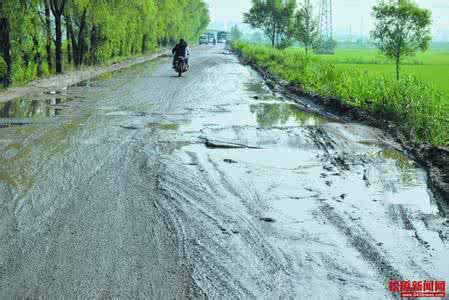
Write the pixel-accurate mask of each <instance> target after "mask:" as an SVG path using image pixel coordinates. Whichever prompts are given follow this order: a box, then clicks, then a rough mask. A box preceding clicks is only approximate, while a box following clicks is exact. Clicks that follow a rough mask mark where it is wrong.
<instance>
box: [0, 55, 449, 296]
mask: <svg viewBox="0 0 449 300" xmlns="http://www.w3.org/2000/svg"><path fill="white" fill-rule="evenodd" d="M192 66H195V67H192V68H191V70H190V71H189V72H188V73H187V74H186V76H185V77H183V78H182V79H178V78H174V77H172V75H173V74H172V71H171V70H170V61H169V59H163V60H160V61H158V62H154V63H150V64H145V65H142V66H139V67H138V68H136V69H129V70H127V71H123V72H119V73H117V74H114V75H113V76H110V77H107V78H100V79H97V80H93V81H90V82H89V83H86V84H81V85H79V86H73V87H71V88H70V89H68V90H67V95H66V94H64V93H63V94H60V95H51V96H54V97H55V98H64V97H67V101H63V102H62V103H58V104H57V106H58V108H61V114H52V113H50V114H47V113H46V111H47V109H48V106H50V108H52V107H53V104H51V103H50V104H49V103H48V102H46V101H48V99H50V98H51V97H48V99H47V98H45V97H44V99H43V100H42V101H43V102H41V103H40V106H39V105H38V106H37V107H38V108H33V105H31V103H32V101H34V100H35V99H29V100H27V99H23V100H20V101H22V102H19V103H18V104H15V105H16V106H17V107H23V109H11V108H9V109H8V110H7V112H8V113H7V115H8V116H7V117H5V118H26V119H28V118H29V119H30V120H31V123H29V124H23V125H22V126H15V127H14V126H12V127H5V128H0V163H1V164H0V166H1V167H0V214H1V217H0V287H1V289H0V298H27V297H28V298H39V297H40V298H60V297H66V298H97V297H98V298H163V299H165V298H307V299H318V298H319V299H336V298H337V299H385V298H392V297H394V296H393V295H391V294H390V293H389V292H388V290H387V289H386V283H387V282H388V280H389V279H391V278H395V279H401V278H404V279H410V280H414V279H418V280H423V279H442V278H448V276H449V273H448V272H449V271H448V270H449V262H448V261H447V257H448V255H449V240H448V237H449V224H448V223H447V219H446V218H445V217H444V215H443V214H442V211H441V208H440V207H439V205H438V201H437V198H436V197H435V196H434V195H433V193H432V192H431V190H430V188H429V185H428V181H429V178H428V175H427V172H426V170H425V169H423V168H421V167H420V164H418V163H417V162H416V161H415V160H413V158H412V157H411V156H409V155H407V151H406V149H404V148H403V147H402V146H401V145H400V144H399V143H397V142H396V141H395V139H394V137H391V136H389V135H387V134H385V133H384V132H383V131H382V130H379V129H376V128H374V127H370V126H367V125H366V124H361V123H358V122H354V121H350V120H345V119H342V118H339V117H338V116H336V115H335V114H333V113H329V112H327V111H325V110H323V109H322V108H320V107H317V106H315V105H314V104H313V103H311V102H310V101H308V100H307V99H303V98H301V97H293V98H292V96H288V95H285V94H284V93H282V92H280V91H278V90H277V89H274V88H272V87H270V85H269V84H267V82H266V81H265V80H264V79H263V78H262V77H261V76H260V75H259V74H258V73H257V72H255V71H253V70H252V69H251V68H249V67H247V66H243V65H241V64H240V63H239V62H238V60H237V58H236V57H234V56H232V55H224V54H223V49H219V48H212V47H201V48H197V49H195V50H193V51H192ZM47 96H49V95H46V97H47ZM51 99H53V98H51ZM69 99H70V100H69ZM25 104H26V105H25ZM34 105H36V104H34ZM62 105H64V106H62ZM10 107H11V106H10ZM0 111H5V110H0ZM30 111H31V112H33V111H36V112H41V113H37V114H35V115H30ZM5 115H6V114H5Z"/></svg>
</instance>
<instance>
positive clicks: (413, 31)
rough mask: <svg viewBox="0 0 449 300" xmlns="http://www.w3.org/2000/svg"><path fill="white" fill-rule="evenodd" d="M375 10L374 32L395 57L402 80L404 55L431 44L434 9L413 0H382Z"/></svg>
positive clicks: (381, 47) (377, 41)
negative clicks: (401, 70)
mask: <svg viewBox="0 0 449 300" xmlns="http://www.w3.org/2000/svg"><path fill="white" fill-rule="evenodd" d="M373 11H374V17H375V18H376V24H375V25H376V26H375V30H373V31H372V33H371V36H372V38H373V40H374V42H375V44H376V46H377V48H378V49H379V50H380V51H381V52H382V53H383V54H385V55H386V56H387V57H390V58H392V59H394V60H395V62H396V76H397V79H398V80H399V79H400V64H401V61H402V59H403V58H405V57H407V56H411V55H414V54H415V53H416V52H418V51H426V50H427V48H428V47H429V42H430V40H431V35H430V25H431V24H432V17H431V16H432V15H431V12H430V11H429V10H427V9H422V8H420V7H418V5H416V3H415V2H413V1H412V0H394V1H393V0H390V1H385V0H382V1H380V2H379V3H378V4H377V5H376V6H374V8H373Z"/></svg>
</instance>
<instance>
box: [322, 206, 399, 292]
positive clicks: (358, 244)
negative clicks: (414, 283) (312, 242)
mask: <svg viewBox="0 0 449 300" xmlns="http://www.w3.org/2000/svg"><path fill="white" fill-rule="evenodd" d="M320 212H321V214H322V215H323V216H324V217H325V218H326V219H327V220H328V221H329V222H330V223H331V224H332V225H333V226H334V227H335V228H337V229H338V231H340V232H341V233H342V234H343V235H344V236H345V237H346V238H347V240H348V242H349V244H350V245H351V246H352V247H354V248H355V249H356V250H357V251H358V252H359V253H360V254H361V255H362V257H363V258H364V259H365V260H366V261H368V262H369V263H370V264H371V265H372V266H374V268H375V270H376V271H377V272H378V274H379V275H380V276H381V277H382V278H383V279H384V283H387V282H388V281H389V280H391V279H395V280H403V279H404V277H403V276H402V275H401V274H400V273H399V271H398V270H396V269H395V268H394V267H393V266H392V264H391V263H390V262H389V261H388V259H387V258H386V257H385V255H384V254H382V253H381V252H380V251H379V250H377V249H376V247H375V246H374V245H373V244H372V242H370V241H369V240H368V238H367V237H369V235H368V233H367V232H361V231H360V230H358V229H357V228H356V227H355V226H351V225H349V224H347V223H346V221H345V220H344V219H343V218H342V217H341V216H340V215H338V214H337V213H336V212H335V211H334V208H333V207H331V206H330V205H329V204H324V205H321V206H320ZM393 297H394V296H393Z"/></svg>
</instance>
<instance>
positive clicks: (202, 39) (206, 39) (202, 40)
mask: <svg viewBox="0 0 449 300" xmlns="http://www.w3.org/2000/svg"><path fill="white" fill-rule="evenodd" d="M203 44H204V45H207V44H209V37H208V36H207V35H205V34H203V35H202V36H200V45H203Z"/></svg>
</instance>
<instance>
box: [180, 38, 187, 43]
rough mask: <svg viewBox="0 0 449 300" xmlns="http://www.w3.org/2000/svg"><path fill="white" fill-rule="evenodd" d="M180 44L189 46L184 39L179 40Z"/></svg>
mask: <svg viewBox="0 0 449 300" xmlns="http://www.w3.org/2000/svg"><path fill="white" fill-rule="evenodd" d="M179 43H180V44H187V43H186V41H185V40H184V39H180V40H179Z"/></svg>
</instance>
